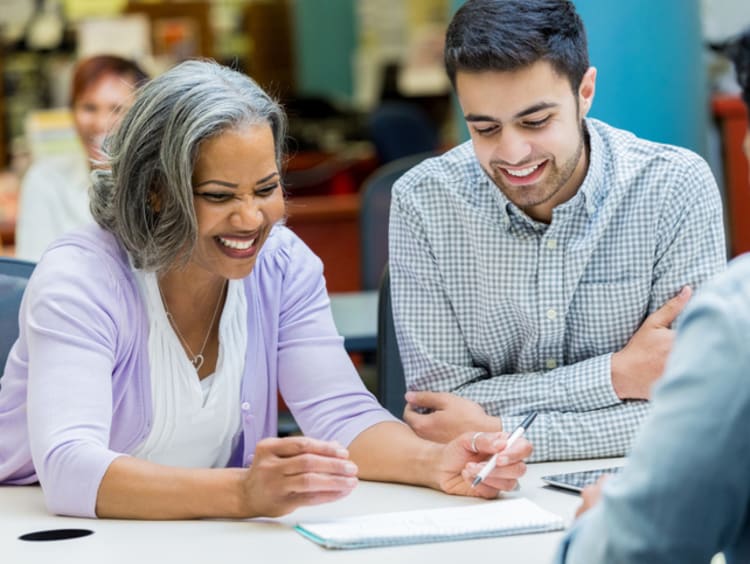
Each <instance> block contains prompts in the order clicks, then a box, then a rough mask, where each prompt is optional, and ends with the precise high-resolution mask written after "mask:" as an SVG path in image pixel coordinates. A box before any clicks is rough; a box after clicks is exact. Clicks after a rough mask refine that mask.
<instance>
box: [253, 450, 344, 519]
mask: <svg viewBox="0 0 750 564" xmlns="http://www.w3.org/2000/svg"><path fill="white" fill-rule="evenodd" d="M357 472H358V469H357V465H356V464H354V462H352V461H351V460H349V452H348V451H347V450H346V449H345V448H343V447H342V446H341V445H339V444H338V443H335V442H325V441H318V440H315V439H311V438H308V437H287V438H283V439H275V438H274V439H264V440H262V441H260V442H259V443H258V444H257V446H256V448H255V458H254V459H253V463H252V465H251V466H250V468H249V469H248V472H247V477H246V479H245V480H244V482H243V484H242V501H241V502H242V504H243V508H242V513H243V514H245V515H247V516H253V517H257V516H266V517H278V516H280V515H285V514H287V513H290V512H292V511H294V510H295V509H296V508H298V507H301V506H303V505H315V504H318V503H326V502H329V501H334V500H337V499H339V498H342V497H345V496H347V495H349V493H351V491H352V490H353V489H354V488H355V487H356V485H357V483H358V480H357Z"/></svg>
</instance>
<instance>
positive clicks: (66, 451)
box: [0, 226, 393, 517]
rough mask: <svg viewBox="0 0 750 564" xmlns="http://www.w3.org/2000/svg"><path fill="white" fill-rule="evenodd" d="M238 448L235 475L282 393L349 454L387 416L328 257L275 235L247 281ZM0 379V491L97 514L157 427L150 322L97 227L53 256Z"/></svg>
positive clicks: (114, 246)
mask: <svg viewBox="0 0 750 564" xmlns="http://www.w3.org/2000/svg"><path fill="white" fill-rule="evenodd" d="M244 282H245V292H246V295H247V303H248V319H247V324H248V343H247V351H246V353H245V372H244V375H243V378H242V386H241V392H240V397H239V398H237V401H238V403H239V404H240V409H241V413H242V416H241V419H242V434H243V436H242V439H241V440H240V441H239V443H238V444H239V446H238V448H237V451H236V452H235V453H234V454H233V456H232V460H231V461H230V465H232V466H239V465H242V466H247V465H249V464H251V463H252V461H253V453H254V451H255V445H256V443H257V442H258V441H259V440H260V439H262V438H264V437H270V436H275V435H276V431H277V429H276V424H277V423H276V422H277V390H278V391H280V392H281V395H282V396H283V398H284V400H285V402H286V403H287V405H288V406H289V408H290V410H291V411H292V414H293V415H294V417H295V419H296V420H297V422H298V424H299V425H300V427H301V428H302V430H303V431H304V432H305V434H307V435H309V436H313V437H316V438H320V439H325V440H337V441H339V442H340V443H341V444H343V445H348V444H349V443H350V442H351V441H352V440H353V439H354V438H355V437H356V436H357V435H358V434H359V433H361V432H362V431H363V430H364V429H366V428H367V427H369V426H371V425H373V424H375V423H378V422H381V421H386V420H392V419H393V418H392V417H391V416H390V415H389V414H388V413H387V412H386V411H385V410H384V409H382V408H381V407H380V406H379V405H378V403H377V402H376V400H375V398H373V396H372V395H371V394H370V393H369V392H367V390H366V389H365V388H364V386H363V385H362V383H361V380H360V379H359V376H358V375H357V372H356V370H355V369H354V367H353V365H352V363H351V362H350V360H349V357H348V356H347V354H346V352H345V350H344V347H343V339H342V338H341V337H340V336H339V335H338V333H337V331H336V328H335V326H334V324H333V319H332V317H331V312H330V307H329V300H328V295H327V294H326V288H325V280H324V278H323V274H322V264H321V262H320V260H319V259H318V258H317V257H316V256H315V255H314V254H313V253H312V252H311V251H310V249H309V248H307V246H305V244H304V243H303V242H302V241H301V240H300V239H299V238H298V237H297V236H295V235H294V234H293V233H292V232H291V231H289V230H288V229H287V228H285V227H281V226H277V227H276V228H274V230H273V232H272V234H271V236H270V237H269V238H268V240H267V241H266V243H265V245H264V246H263V248H262V249H261V251H260V255H259V257H258V261H257V263H256V266H255V268H254V269H253V272H252V273H251V274H250V276H248V277H247V278H246V279H245V281H244ZM19 323H20V336H19V339H18V341H17V342H16V343H15V345H14V346H13V348H12V349H11V351H10V356H9V357H8V363H7V365H6V367H5V373H4V375H3V378H2V380H0V385H2V388H1V389H0V483H9V484H27V483H31V482H35V481H37V480H38V481H39V482H41V484H42V487H43V489H44V493H45V498H46V501H47V505H48V507H49V509H50V510H51V511H53V512H55V513H61V514H66V515H80V516H89V517H94V516H95V506H96V496H97V492H98V489H99V484H100V482H101V479H102V476H103V475H104V473H105V471H106V470H107V467H108V466H109V464H110V463H111V462H112V461H113V460H114V459H115V458H116V457H118V456H121V455H123V454H127V453H129V452H131V451H132V450H133V448H134V447H135V446H136V445H138V444H140V442H141V441H143V440H144V438H145V437H146V435H147V434H148V432H149V428H150V425H151V420H152V413H151V388H150V380H149V378H150V376H151V375H150V370H149V363H148V345H147V343H148V316H147V313H146V311H145V309H144V305H143V302H142V300H141V296H140V294H139V291H138V286H137V284H136V281H135V279H134V277H133V273H132V271H131V268H130V266H129V262H128V258H127V255H126V254H125V252H124V251H123V249H122V248H121V246H120V245H119V244H118V243H117V241H116V240H115V238H114V237H113V236H112V235H111V234H109V233H108V232H106V231H104V230H102V229H100V228H99V227H96V226H91V227H88V228H85V229H83V230H79V231H75V232H72V233H70V234H68V235H66V236H64V237H63V238H61V239H58V240H57V241H56V242H55V243H53V244H52V246H51V247H50V248H49V249H48V250H47V252H46V253H45V255H44V256H43V257H42V260H41V261H40V262H39V264H38V266H37V268H36V270H35V271H34V274H33V276H32V277H31V279H30V281H29V284H28V287H27V290H26V293H25V295H24V299H23V302H22V304H21V311H20V316H19Z"/></svg>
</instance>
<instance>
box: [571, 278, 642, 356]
mask: <svg viewBox="0 0 750 564" xmlns="http://www.w3.org/2000/svg"><path fill="white" fill-rule="evenodd" d="M650 299H651V284H650V281H649V280H646V279H638V278H635V279H628V280H618V281H616V282H588V283H581V284H580V285H579V286H578V288H577V289H576V292H575V294H574V295H573V300H572V301H571V304H570V309H569V310H568V315H567V319H566V326H567V327H566V337H567V341H568V346H566V347H565V348H566V350H567V352H568V355H569V358H567V359H566V363H575V362H580V361H582V360H586V359H588V358H592V357H595V356H599V355H602V354H607V353H611V352H616V351H619V350H620V349H622V348H623V347H624V346H625V345H626V344H627V342H628V340H630V337H632V335H633V333H635V332H636V331H637V330H638V328H639V327H640V326H641V324H642V323H643V320H644V319H645V317H646V312H647V311H648V304H649V301H650Z"/></svg>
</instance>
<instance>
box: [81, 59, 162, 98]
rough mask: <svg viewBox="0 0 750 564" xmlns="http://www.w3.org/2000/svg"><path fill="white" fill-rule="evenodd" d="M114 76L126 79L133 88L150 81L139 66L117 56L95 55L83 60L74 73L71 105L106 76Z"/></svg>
mask: <svg viewBox="0 0 750 564" xmlns="http://www.w3.org/2000/svg"><path fill="white" fill-rule="evenodd" d="M107 75H114V76H119V77H122V78H125V79H127V80H128V82H131V83H132V84H133V86H136V87H137V86H140V85H141V84H143V83H144V82H146V81H147V80H148V75H147V74H146V73H145V72H144V71H143V69H142V68H141V67H140V66H138V64H137V63H136V62H134V61H131V60H129V59H123V58H122V57H118V56H117V55H95V56H93V57H88V58H86V59H82V60H81V61H79V62H78V64H77V65H76V67H75V70H74V71H73V80H72V82H71V85H70V86H71V87H70V103H71V104H72V105H75V103H76V101H77V100H78V98H79V97H80V96H81V95H82V94H83V93H84V92H85V91H86V90H87V89H88V88H89V87H90V86H92V85H93V84H95V83H96V82H98V81H99V79H101V78H102V77H104V76H107Z"/></svg>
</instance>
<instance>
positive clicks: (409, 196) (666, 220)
mask: <svg viewBox="0 0 750 564" xmlns="http://www.w3.org/2000/svg"><path fill="white" fill-rule="evenodd" d="M586 126H587V131H588V134H589V139H590V158H589V168H588V171H587V174H586V178H585V180H584V182H583V184H582V185H581V187H580V189H579V191H578V193H577V194H576V195H575V196H574V197H573V198H571V199H570V200H568V201H567V202H565V203H563V204H562V205H560V206H558V207H556V208H555V210H554V212H553V215H552V221H551V223H550V224H548V225H547V224H543V223H539V222H536V221H534V220H532V219H531V218H529V217H528V216H527V215H525V214H524V213H523V212H522V211H521V210H520V209H519V208H517V207H516V206H515V205H513V204H512V203H511V202H510V201H509V200H507V199H506V198H505V196H504V195H503V194H502V192H501V191H500V190H499V189H498V188H497V187H496V186H495V185H494V183H493V182H492V181H491V180H490V179H489V178H488V177H487V176H486V175H485V174H484V172H483V171H482V169H481V168H480V166H479V164H478V162H477V160H476V157H475V155H474V152H473V149H472V145H471V143H470V142H467V143H464V144H463V145H461V146H459V147H457V148H455V149H454V150H452V151H450V152H448V153H446V154H445V155H443V156H440V157H437V158H433V159H430V160H428V161H425V162H424V163H422V164H420V165H419V166H417V167H415V168H414V169H412V170H411V171H409V172H408V173H407V174H406V175H404V176H403V177H402V178H401V179H400V180H399V181H398V182H397V184H396V185H395V186H394V190H393V200H392V207H391V223H390V269H391V280H392V282H391V284H392V290H391V291H392V294H393V310H394V320H395V324H396V333H397V337H398V341H399V347H400V350H401V357H402V360H403V363H404V370H405V374H406V381H407V387H408V389H412V390H432V391H450V392H454V393H456V394H459V395H461V396H464V397H466V398H469V399H471V400H474V401H476V402H478V403H479V404H480V405H482V407H483V408H484V409H485V411H486V412H487V413H489V414H490V415H495V416H499V417H501V419H502V422H503V426H504V428H512V427H514V426H515V425H517V424H518V423H519V422H520V420H521V419H522V417H523V416H524V414H527V413H528V412H529V411H531V410H538V411H539V412H540V414H539V417H538V418H537V421H536V422H535V423H534V425H533V426H532V427H531V428H530V429H529V431H528V433H527V436H528V438H529V440H531V441H532V442H533V443H534V456H533V459H534V460H561V459H570V458H588V457H597V456H619V455H623V454H625V453H626V451H627V450H628V448H629V446H630V443H631V440H632V438H633V435H634V433H635V431H636V429H637V428H638V424H639V423H640V421H641V420H642V418H643V416H644V415H645V414H646V413H647V410H648V402H645V401H622V400H620V399H619V398H618V397H617V395H616V394H615V392H614V390H613V388H612V380H611V368H610V361H611V356H612V353H613V352H616V351H618V350H620V349H622V348H623V347H624V346H625V344H626V343H627V342H628V340H629V339H630V337H631V336H632V335H633V333H634V332H635V331H636V330H637V329H638V328H639V327H640V326H641V324H642V323H643V320H644V319H645V317H646V316H647V315H649V314H650V313H652V312H653V311H655V310H656V309H658V308H659V307H661V306H662V305H663V304H664V303H665V302H666V301H667V300H668V299H669V298H671V297H672V296H674V295H676V294H677V293H678V292H679V291H680V289H681V288H682V287H683V286H684V285H686V284H687V285H690V286H692V287H693V288H696V287H697V286H700V285H701V284H702V283H703V282H704V281H705V280H707V279H708V278H709V277H711V276H712V275H713V274H715V273H717V272H719V271H720V270H722V269H723V268H724V265H725V262H726V254H725V253H726V251H725V243H724V228H723V221H722V204H721V199H720V196H719V192H718V189H717V186H716V182H715V180H714V178H713V176H712V175H711V172H710V170H709V168H708V166H707V165H706V163H705V162H704V161H703V160H702V159H701V158H700V157H698V156H697V155H695V154H693V153H691V152H690V151H687V150H685V149H682V148H678V147H674V146H668V145H661V144H656V143H652V142H648V141H644V140H642V139H638V138H637V137H635V136H634V135H632V134H630V133H628V132H625V131H621V130H618V129H615V128H613V127H610V126H608V125H606V124H604V123H602V122H599V121H596V120H593V119H589V120H587V121H586Z"/></svg>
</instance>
